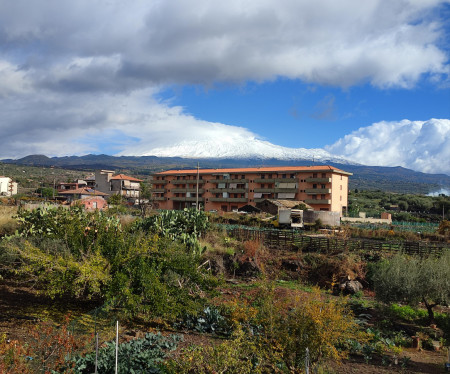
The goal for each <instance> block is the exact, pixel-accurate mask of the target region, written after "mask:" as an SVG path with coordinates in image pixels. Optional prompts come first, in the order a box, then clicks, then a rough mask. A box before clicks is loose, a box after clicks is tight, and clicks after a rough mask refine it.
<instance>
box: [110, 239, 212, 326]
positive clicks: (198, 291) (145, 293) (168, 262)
mask: <svg viewBox="0 0 450 374" xmlns="http://www.w3.org/2000/svg"><path fill="white" fill-rule="evenodd" d="M198 262H199V261H198V257H197V256H195V255H194V254H191V253H189V252H187V251H186V250H185V248H184V247H183V246H182V245H180V244H179V243H176V242H172V241H170V240H167V239H159V238H158V237H157V236H154V237H150V238H144V237H141V238H137V239H136V240H135V241H134V242H130V243H128V244H127V246H126V247H124V248H122V250H121V251H120V252H119V253H118V254H117V256H116V258H115V259H114V260H113V261H112V267H111V274H112V276H111V278H112V279H111V282H110V284H109V287H108V290H107V293H106V298H107V299H108V300H110V301H112V302H113V304H114V305H116V306H117V307H120V308H121V309H122V310H123V311H124V313H125V314H126V315H128V316H134V315H137V314H140V315H142V317H145V318H151V317H163V316H164V317H166V318H168V319H175V318H177V317H178V316H180V315H182V314H183V313H193V314H196V313H197V312H198V311H199V310H201V308H202V307H203V303H204V295H205V292H206V291H208V290H210V289H212V288H213V287H214V286H215V285H216V284H217V280H216V278H214V277H213V276H211V275H210V274H209V273H208V272H206V270H204V269H203V268H202V267H200V268H199V266H198Z"/></svg>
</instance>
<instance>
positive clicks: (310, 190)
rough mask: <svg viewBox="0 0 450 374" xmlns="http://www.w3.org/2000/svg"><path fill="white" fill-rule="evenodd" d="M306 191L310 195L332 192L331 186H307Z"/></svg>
mask: <svg viewBox="0 0 450 374" xmlns="http://www.w3.org/2000/svg"><path fill="white" fill-rule="evenodd" d="M305 192H306V193H307V194H308V195H322V194H327V193H331V188H307V189H306V190H305Z"/></svg>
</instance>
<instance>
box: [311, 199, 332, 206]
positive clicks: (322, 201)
mask: <svg viewBox="0 0 450 374" xmlns="http://www.w3.org/2000/svg"><path fill="white" fill-rule="evenodd" d="M305 203H306V204H308V205H330V204H331V200H328V199H317V200H315V199H306V200H305Z"/></svg>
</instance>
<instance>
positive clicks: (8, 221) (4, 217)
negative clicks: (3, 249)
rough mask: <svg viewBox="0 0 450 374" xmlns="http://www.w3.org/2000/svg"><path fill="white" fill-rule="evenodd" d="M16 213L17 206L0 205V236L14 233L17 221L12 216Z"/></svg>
mask: <svg viewBox="0 0 450 374" xmlns="http://www.w3.org/2000/svg"><path fill="white" fill-rule="evenodd" d="M16 213H17V207H15V206H1V205H0V237H2V236H3V235H11V234H13V233H14V231H15V230H16V228H17V222H16V220H15V219H14V218H13V217H14V215H15V214H16Z"/></svg>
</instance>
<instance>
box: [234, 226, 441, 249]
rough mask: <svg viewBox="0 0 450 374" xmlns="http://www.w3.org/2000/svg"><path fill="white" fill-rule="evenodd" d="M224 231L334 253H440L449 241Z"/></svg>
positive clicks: (243, 237)
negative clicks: (405, 240)
mask: <svg viewBox="0 0 450 374" xmlns="http://www.w3.org/2000/svg"><path fill="white" fill-rule="evenodd" d="M227 231H228V234H229V235H230V236H232V237H234V238H237V239H240V240H260V241H261V242H263V243H264V245H265V246H267V247H269V248H273V249H286V250H293V251H299V250H301V251H304V252H318V253H334V252H344V251H367V252H391V253H406V254H411V255H418V256H429V255H437V256H440V255H441V254H442V253H443V251H444V249H446V248H449V247H450V245H449V244H446V243H435V242H419V241H416V242H400V241H381V240H370V239H340V238H332V237H324V236H309V235H302V234H301V233H300V232H298V231H287V230H273V229H272V230H255V229H245V228H242V227H239V228H236V227H234V228H230V229H227Z"/></svg>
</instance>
